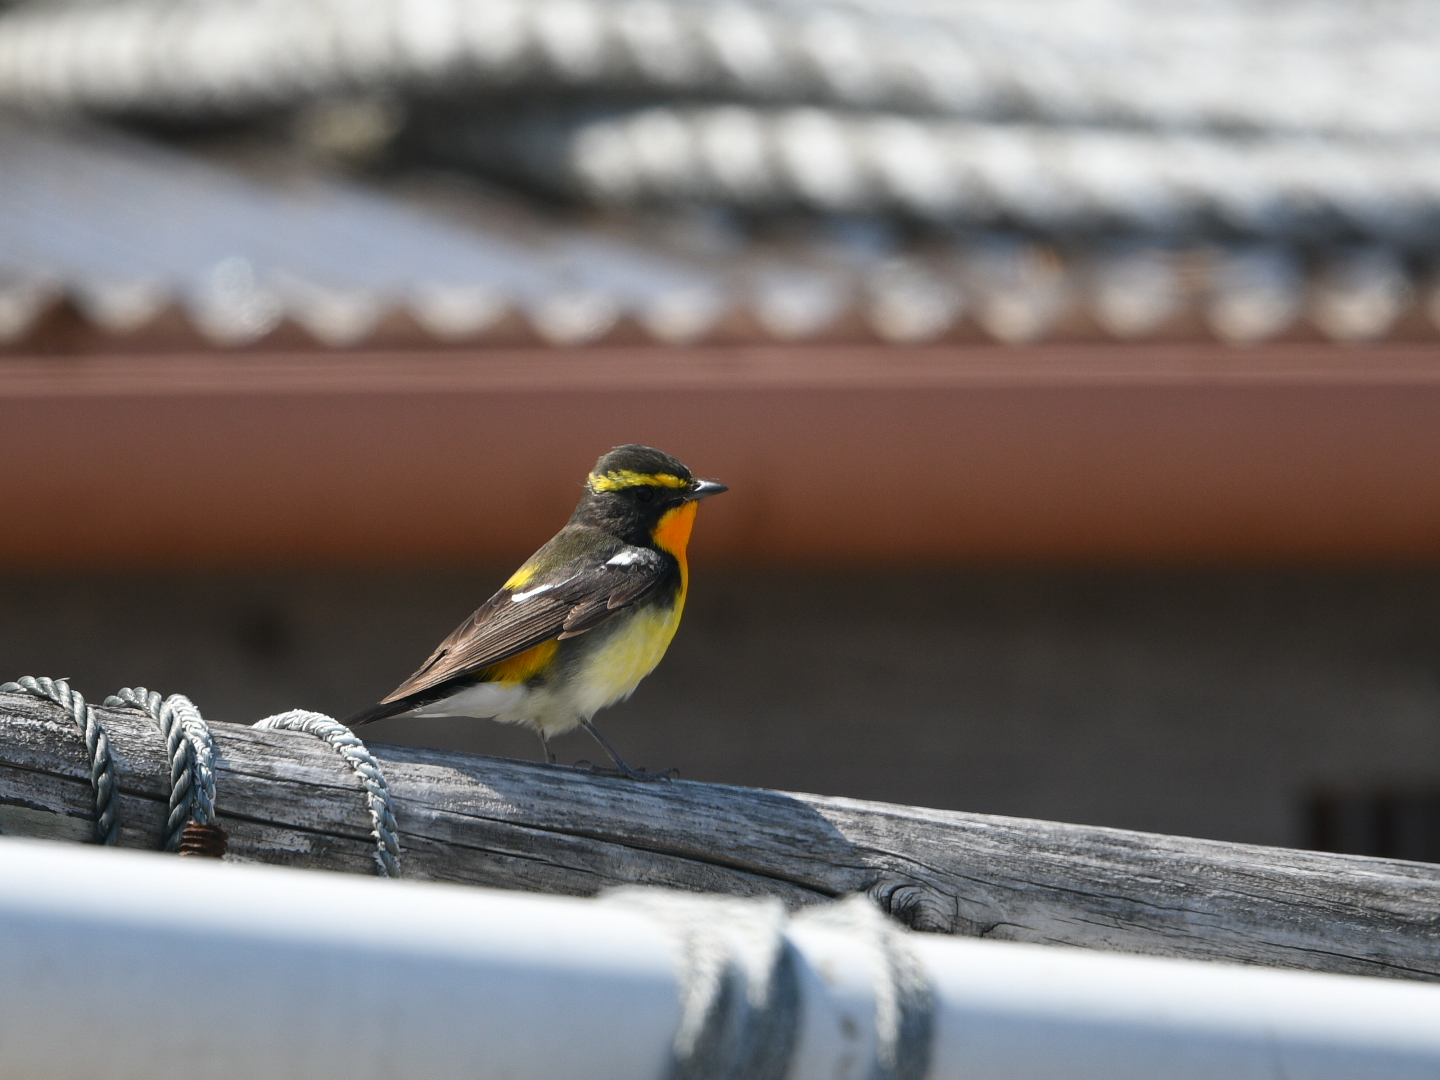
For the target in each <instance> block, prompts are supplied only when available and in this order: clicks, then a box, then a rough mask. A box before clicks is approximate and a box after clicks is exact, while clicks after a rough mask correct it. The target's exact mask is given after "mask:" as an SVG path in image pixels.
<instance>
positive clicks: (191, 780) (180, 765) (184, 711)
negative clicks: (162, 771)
mask: <svg viewBox="0 0 1440 1080" xmlns="http://www.w3.org/2000/svg"><path fill="white" fill-rule="evenodd" d="M105 704H106V705H107V706H109V707H111V708H132V709H139V710H141V711H142V712H144V713H146V714H147V715H148V716H149V717H150V719H152V720H154V721H155V723H156V725H157V726H158V727H159V728H160V733H161V735H163V736H164V737H165V750H166V754H167V755H168V757H169V759H170V815H169V818H168V819H167V821H166V829H165V850H166V851H176V850H178V849H179V847H180V840H181V837H182V835H183V834H184V832H185V826H186V824H188V823H189V822H191V821H194V822H195V823H196V824H199V825H210V824H212V823H213V822H214V820H215V742H214V740H213V739H212V738H211V735H210V728H209V727H208V726H207V725H206V723H205V720H204V718H203V717H201V715H200V710H199V709H197V708H196V707H195V705H194V703H193V702H191V700H190V699H189V698H187V697H186V696H185V695H184V694H171V695H170V696H169V697H168V698H165V699H163V700H162V699H161V697H160V695H159V694H158V693H156V692H155V691H154V690H146V689H145V687H143V686H137V687H134V688H131V687H126V688H125V689H123V690H121V691H120V692H119V693H118V694H113V695H111V696H110V697H108V698H106V699H105Z"/></svg>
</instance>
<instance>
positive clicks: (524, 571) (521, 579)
mask: <svg viewBox="0 0 1440 1080" xmlns="http://www.w3.org/2000/svg"><path fill="white" fill-rule="evenodd" d="M535 574H536V569H535V567H533V566H531V565H530V564H529V563H528V562H527V563H526V564H525V565H524V566H522V567H520V569H519V570H516V571H515V572H514V573H513V574H511V575H510V580H508V581H506V582H505V584H504V585H502V586H501V588H503V589H522V588H524V587H525V584H526V582H528V581H529V580H530V579H531V578H533V577H534V576H535Z"/></svg>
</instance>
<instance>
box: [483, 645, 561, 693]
mask: <svg viewBox="0 0 1440 1080" xmlns="http://www.w3.org/2000/svg"><path fill="white" fill-rule="evenodd" d="M559 648H560V642H558V641H556V640H554V639H551V640H550V641H542V642H541V643H540V644H539V645H536V646H535V647H534V648H532V649H526V650H525V651H524V652H522V653H516V654H515V655H514V656H512V657H509V658H508V659H505V660H501V661H500V662H499V663H498V664H491V665H490V666H489V667H487V668H485V669H484V670H482V671H481V672H480V678H481V679H483V680H485V681H486V682H497V683H503V684H505V685H507V686H510V685H514V684H515V683H523V682H525V681H526V680H528V679H531V678H533V677H534V676H536V675H539V674H540V673H541V672H542V671H544V670H545V669H546V668H547V667H549V666H550V661H551V660H554V659H555V651H556V650H557V649H559Z"/></svg>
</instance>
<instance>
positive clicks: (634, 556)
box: [605, 547, 650, 566]
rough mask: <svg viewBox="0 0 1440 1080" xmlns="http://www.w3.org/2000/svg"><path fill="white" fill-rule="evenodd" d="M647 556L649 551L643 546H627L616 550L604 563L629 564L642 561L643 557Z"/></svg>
mask: <svg viewBox="0 0 1440 1080" xmlns="http://www.w3.org/2000/svg"><path fill="white" fill-rule="evenodd" d="M649 556H650V553H649V552H648V551H646V550H645V549H644V548H636V547H627V548H625V549H623V550H621V551H617V552H616V553H615V554H614V555H611V556H610V559H609V561H608V562H606V563H605V565H606V566H629V565H630V564H631V563H637V562H642V561H644V560H645V559H648V558H649Z"/></svg>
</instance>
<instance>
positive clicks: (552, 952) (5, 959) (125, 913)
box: [0, 839, 1440, 1080]
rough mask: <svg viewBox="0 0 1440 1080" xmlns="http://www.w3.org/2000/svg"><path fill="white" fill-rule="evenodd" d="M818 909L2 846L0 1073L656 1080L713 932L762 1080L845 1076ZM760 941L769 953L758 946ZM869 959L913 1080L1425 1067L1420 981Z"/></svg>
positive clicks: (1108, 963)
mask: <svg viewBox="0 0 1440 1080" xmlns="http://www.w3.org/2000/svg"><path fill="white" fill-rule="evenodd" d="M837 910H843V909H836V908H830V909H820V910H819V911H818V912H816V913H814V914H809V913H807V914H805V915H801V916H798V917H796V918H793V919H791V920H790V921H789V922H788V924H787V923H785V922H784V921H783V920H781V919H780V918H778V917H774V918H772V917H771V916H774V915H775V909H774V908H773V906H772V907H766V906H765V905H764V904H763V903H756V902H745V901H736V900H733V899H709V898H697V897H691V896H672V895H669V894H650V895H647V896H645V897H643V898H641V899H640V901H639V902H637V900H636V898H635V897H633V896H621V897H617V898H614V899H610V900H602V901H598V902H597V901H588V900H574V899H561V898H555V897H542V896H533V895H527V894H520V893H500V892H491V891H486V890H481V889H468V888H460V887H453V886H438V885H432V884H422V883H415V882H403V881H401V882H395V881H381V880H377V879H368V878H361V877H351V876H348V875H330V874H324V873H318V872H301V871H291V870H282V869H277V868H272V867H259V866H245V865H238V864H217V863H211V862H207V861H203V860H185V859H177V858H174V857H166V856H159V855H149V854H143V853H136V852H123V851H115V850H111V849H99V848H91V847H79V846H64V845H53V844H44V843H39V842H33V841H21V840H14V839H4V840H0V973H3V978H0V1077H5V1078H9V1077H17V1078H18V1077H23V1078H25V1080H79V1078H93V1077H98V1076H102V1075H103V1076H106V1077H110V1078H115V1080H128V1078H132V1077H133V1078H135V1080H140V1078H142V1077H143V1078H145V1080H170V1078H174V1080H229V1078H232V1077H233V1078H236V1080H239V1078H241V1077H245V1078H256V1077H273V1078H284V1080H301V1078H305V1080H309V1078H314V1080H331V1078H334V1080H340V1078H342V1077H343V1078H344V1080H370V1078H375V1080H379V1078H382V1077H394V1076H401V1075H406V1076H416V1077H425V1078H426V1080H445V1078H449V1077H457V1078H458V1077H462V1076H464V1077H468V1078H478V1080H489V1078H497V1080H498V1078H501V1077H505V1078H509V1080H567V1078H569V1077H575V1078H577V1080H579V1078H581V1077H584V1078H587V1080H604V1078H609V1077H614V1078H617V1080H618V1078H622V1077H624V1078H643V1077H649V1076H661V1075H664V1074H665V1072H666V1070H667V1069H668V1067H669V1062H670V1056H671V1053H672V1045H673V1044H674V1043H675V1041H676V1029H677V1026H678V1025H679V1024H680V1022H681V1017H682V1014H684V1011H683V1010H682V998H683V999H684V1000H685V1001H687V1002H688V1001H692V1000H693V999H694V997H695V985H694V980H695V976H696V972H697V970H699V968H703V967H704V965H703V964H700V965H698V966H697V963H696V959H695V956H696V950H695V949H694V948H691V947H689V946H686V945H685V942H687V941H688V942H690V943H691V944H692V945H693V942H694V941H695V940H698V939H697V938H695V936H694V935H697V934H698V935H701V936H703V935H705V934H707V933H710V934H718V933H720V932H721V931H723V934H722V935H721V936H724V937H726V938H727V940H730V941H731V942H732V943H738V944H736V945H735V947H736V948H737V949H740V950H741V951H745V952H746V959H745V963H746V964H747V965H749V967H750V968H752V969H753V968H755V967H756V965H759V964H761V963H762V962H764V961H765V958H766V957H772V956H781V955H785V956H789V957H790V958H791V959H792V960H793V962H794V966H795V983H796V985H797V986H798V989H799V1003H798V1010H797V1013H796V1015H797V1016H798V1029H797V1031H796V1038H795V1042H794V1048H793V1056H792V1060H791V1067H790V1070H789V1072H788V1077H789V1080H812V1078H813V1080H822V1078H823V1080H867V1077H872V1076H875V1075H877V1073H876V1072H875V1071H874V1066H873V1064H872V1059H873V1057H874V1056H875V1054H876V1052H877V1051H876V1047H877V1046H879V1045H880V1044H881V1043H882V1042H883V1039H881V1038H879V1037H878V1036H877V1032H879V1031H881V1030H882V1029H884V1028H885V1024H886V1006H885V1001H887V1000H892V999H890V998H887V997H886V983H885V982H884V981H883V978H882V977H883V976H884V975H885V971H884V970H883V969H884V966H885V965H884V964H883V963H882V962H881V960H882V958H883V955H889V954H883V950H881V949H878V948H877V946H876V941H878V940H881V937H877V936H876V935H875V934H870V935H869V936H868V937H867V936H866V935H865V934H861V933H857V932H856V931H855V929H854V927H855V926H856V925H858V924H857V923H856V922H855V921H854V919H853V918H852V919H851V922H849V923H847V922H846V920H845V918H842V917H838V916H837V915H836V912H837ZM858 910H859V909H857V908H851V909H850V911H851V913H852V916H853V914H854V913H855V912H857V911H858ZM757 912H758V913H762V914H765V913H768V914H767V915H766V917H765V918H759V917H757V915H756V913H757ZM682 923H683V924H684V927H685V928H686V929H685V933H686V934H690V935H691V937H689V938H686V937H684V935H682V934H680V933H679V931H678V930H677V927H679V926H681V924H682ZM767 932H773V933H783V935H784V940H785V941H787V942H788V944H789V945H790V946H791V947H792V948H791V949H790V950H788V951H787V950H774V949H767V948H766V947H765V946H764V943H763V941H760V940H759V936H763V934H764V933H767ZM887 933H888V932H887ZM747 935H748V936H747ZM757 935H758V936H757ZM890 944H891V945H894V946H895V947H896V948H898V949H900V950H901V951H907V950H908V955H909V956H910V958H911V959H912V960H913V961H914V962H915V964H916V965H917V968H916V970H918V971H922V972H923V973H924V974H925V975H926V976H928V979H929V984H930V989H931V993H932V997H933V1004H934V1009H933V1015H932V1023H933V1032H934V1038H933V1043H932V1046H931V1054H930V1061H931V1066H930V1070H929V1073H928V1076H929V1077H931V1078H932V1080H950V1078H954V1080H961V1078H964V1080H1000V1078H1005V1080H1032V1078H1033V1080H1039V1078H1041V1077H1044V1078H1046V1080H1052V1078H1055V1077H1063V1078H1065V1080H1100V1078H1102V1077H1103V1078H1105V1080H1141V1078H1142V1077H1143V1078H1145V1080H1152V1078H1155V1077H1161V1076H1163V1077H1166V1078H1167V1080H1168V1078H1175V1080H1192V1078H1193V1080H1201V1078H1215V1080H1219V1078H1222V1077H1223V1078H1224V1080H1244V1078H1249V1077H1255V1078H1257V1080H1258V1078H1260V1077H1266V1078H1270V1077H1281V1076H1283V1077H1286V1078H1287V1080H1352V1078H1353V1080H1362V1078H1363V1080H1401V1078H1405V1080H1410V1078H1414V1080H1419V1078H1421V1077H1425V1078H1434V1077H1437V1076H1440V987H1437V986H1434V985H1427V984H1422V983H1410V982H1397V981H1389V980H1379V979H1367V978H1357V977H1351V976H1338V975H1322V974H1314V973H1307V972H1292V971H1274V970H1267V969H1259V968H1248V967H1240V966H1232V965H1223V964H1207V963H1200V962H1195V961H1180V960H1162V959H1154V958H1145V957H1135V956H1125V955H1120V954H1104V953H1094V952H1084V951H1081V950H1072V949H1058V948H1048V947H1043V946H1032V945H1017V944H1010V943H1000V942H987V941H974V940H968V939H955V938H943V937H937V936H931V935H904V936H903V937H901V938H899V940H898V942H897V941H893V940H892V941H890ZM877 987H878V988H879V995H878V997H879V999H880V1000H881V1005H880V1008H879V1014H878V1022H877V1005H876V1002H877ZM892 1011H893V1010H892ZM685 1015H688V1014H685ZM689 1075H697V1074H696V1073H694V1072H692V1073H690V1074H689ZM698 1075H704V1073H703V1071H702V1072H701V1073H699V1074H698ZM879 1075H885V1074H884V1073H881V1074H879ZM891 1075H893V1074H891Z"/></svg>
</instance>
